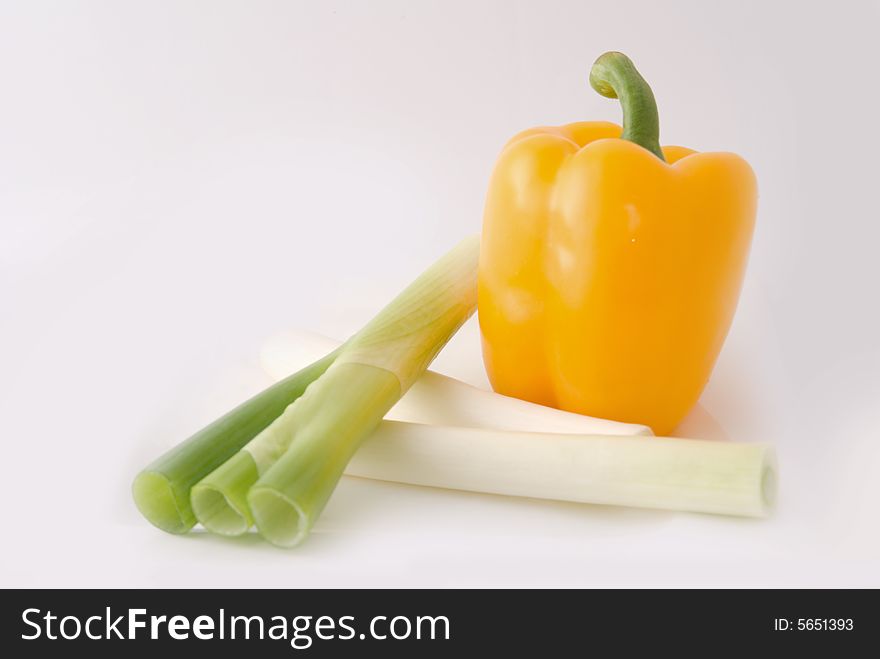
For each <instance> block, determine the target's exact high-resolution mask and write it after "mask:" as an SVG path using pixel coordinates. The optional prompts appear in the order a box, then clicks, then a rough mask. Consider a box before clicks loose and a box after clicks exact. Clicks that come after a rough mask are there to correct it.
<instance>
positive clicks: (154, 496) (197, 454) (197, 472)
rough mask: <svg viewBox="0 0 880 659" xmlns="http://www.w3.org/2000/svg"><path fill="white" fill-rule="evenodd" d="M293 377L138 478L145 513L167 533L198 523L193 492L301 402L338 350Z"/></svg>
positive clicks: (135, 491) (136, 490)
mask: <svg viewBox="0 0 880 659" xmlns="http://www.w3.org/2000/svg"><path fill="white" fill-rule="evenodd" d="M328 352H330V353H331V354H328V355H326V356H324V357H322V358H320V359H318V360H316V361H315V362H314V363H313V364H311V365H310V366H306V367H305V368H303V369H301V370H300V371H298V372H297V373H294V374H293V375H290V376H288V377H286V378H284V379H282V380H281V381H279V382H277V383H276V384H274V385H272V386H271V387H269V388H268V389H266V390H265V391H263V392H261V393H259V394H257V395H256V396H254V397H253V398H251V399H249V400H247V401H245V402H244V403H242V404H241V405H239V406H238V407H236V408H235V409H234V410H232V411H231V412H228V413H227V414H225V415H224V416H222V417H220V418H219V419H217V420H216V421H214V422H213V423H211V424H210V425H208V426H206V427H205V428H203V429H202V430H200V431H199V432H197V433H196V434H195V435H193V436H192V437H190V438H189V439H187V440H186V441H184V442H182V443H180V444H178V445H177V446H175V447H173V448H171V449H169V450H168V451H167V452H166V453H164V454H163V455H161V456H160V457H159V458H157V459H156V460H155V461H153V462H152V463H151V464H150V465H149V466H147V467H146V468H145V469H144V470H143V471H141V472H140V473H139V474H138V475H137V477H135V479H134V483H133V484H132V495H133V497H134V502H135V505H137V507H138V510H140V511H141V514H142V515H143V516H144V517H146V518H147V520H148V521H149V522H150V523H152V524H153V525H154V526H157V527H158V528H160V529H162V530H163V531H167V532H169V533H186V532H187V531H189V530H190V529H191V528H192V527H193V526H194V525H195V523H196V517H195V515H194V513H193V509H192V505H191V502H190V489H191V488H192V486H193V485H195V484H196V483H198V482H199V481H200V480H202V479H203V478H204V477H205V476H207V475H208V474H210V473H211V472H212V471H214V469H216V468H217V467H219V466H220V465H222V464H223V463H224V462H226V461H227V460H228V459H229V458H230V457H232V456H233V455H235V454H236V452H237V451H239V450H240V449H241V448H242V446H244V445H245V444H246V443H247V442H249V441H250V440H251V439H253V438H254V436H255V435H257V433H259V432H260V431H261V430H263V429H264V428H265V427H266V426H268V425H269V424H270V423H272V421H274V420H275V419H276V418H277V417H278V415H279V414H281V412H283V411H284V409H285V408H286V407H287V406H288V405H290V403H292V402H293V401H294V400H296V399H297V398H299V397H300V396H301V395H302V394H303V392H304V391H305V389H306V387H308V385H309V384H311V383H312V381H314V380H315V379H317V378H318V376H320V375H321V374H323V373H324V371H326V370H327V368H328V367H329V366H330V364H331V363H333V360H334V359H335V357H336V354H337V353H338V352H339V350H338V349H336V350H331V351H328Z"/></svg>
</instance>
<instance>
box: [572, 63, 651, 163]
mask: <svg viewBox="0 0 880 659" xmlns="http://www.w3.org/2000/svg"><path fill="white" fill-rule="evenodd" d="M590 85H591V86H592V87H593V89H595V90H596V91H597V92H599V93H600V94H602V96H606V97H608V98H619V99H620V105H621V107H622V108H623V133H622V134H621V136H620V137H621V138H622V139H625V140H629V141H630V142H635V143H636V144H638V145H639V146H641V147H644V148H646V149H647V150H648V151H650V152H651V153H653V154H654V155H655V156H657V157H658V158H660V160H663V161H665V158H664V157H663V151H662V150H661V149H660V118H659V116H658V115H657V102H656V101H655V100H654V93H653V92H652V91H651V88H650V87H649V86H648V83H647V82H645V79H644V78H643V77H642V76H641V74H640V73H639V72H638V71H637V70H636V67H635V65H634V64H633V63H632V60H630V58H629V57H627V56H626V55H624V54H623V53H617V52H614V51H611V52H608V53H605V54H604V55H602V56H601V57H599V59H597V60H596V62H595V63H594V64H593V68H592V69H591V70H590Z"/></svg>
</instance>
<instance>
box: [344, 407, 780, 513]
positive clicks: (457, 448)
mask: <svg viewBox="0 0 880 659" xmlns="http://www.w3.org/2000/svg"><path fill="white" fill-rule="evenodd" d="M345 473H346V474H347V475H349V476H360V477H364V478H372V479H378V480H385V481H394V482H399V483H409V484H413V485H427V486H432V487H442V488H448V489H453V490H467V491H471V492H485V493H489V494H505V495H513V496H521V497H533V498H538V499H555V500H559V501H574V502H580V503H594V504H610V505H619V506H633V507H638V508H660V509H665V510H680V511H690V512H701V513H716V514H722V515H740V516H746V517H762V516H764V515H766V514H767V512H768V510H769V509H770V507H771V505H772V503H773V500H774V498H775V491H776V460H775V456H774V453H773V450H772V448H770V447H768V446H766V445H764V444H757V443H735V442H716V441H707V440H698V439H678V438H670V437H637V436H631V437H624V436H619V435H571V434H547V433H525V432H510V431H497V430H486V429H476V428H455V427H443V426H428V425H422V424H417V423H404V422H399V421H383V422H382V423H381V424H380V425H379V427H378V428H377V430H376V431H375V432H374V433H373V434H372V435H371V436H370V437H369V439H367V440H366V441H365V442H364V443H363V444H362V445H361V447H360V449H359V450H358V452H357V453H356V454H355V456H354V458H353V459H352V460H351V462H349V463H348V467H347V468H346V470H345Z"/></svg>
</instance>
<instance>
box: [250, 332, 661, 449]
mask: <svg viewBox="0 0 880 659" xmlns="http://www.w3.org/2000/svg"><path fill="white" fill-rule="evenodd" d="M340 345H341V343H340V342H339V341H335V340H333V339H329V338H327V337H324V336H321V335H318V334H314V333H312V332H294V331H290V332H284V333H281V334H278V335H276V336H274V337H272V338H271V339H269V340H268V341H267V342H266V343H265V344H264V346H263V349H262V350H261V352H260V362H261V364H262V367H263V370H265V371H266V372H267V373H268V374H269V375H270V376H271V377H272V378H273V379H275V380H281V379H283V378H285V377H288V376H289V374H290V373H293V372H296V371H298V370H300V369H301V368H303V367H304V366H306V365H308V364H311V363H312V362H314V361H316V360H317V359H320V358H321V357H323V356H324V355H326V354H328V353H330V352H332V351H333V350H335V349H337V348H339V346H340ZM385 418H386V419H389V420H393V421H410V422H414V423H424V424H431V425H439V426H462V427H468V428H491V429H495V430H517V431H525V432H541V433H576V434H581V435H652V434H653V433H652V432H651V429H650V428H648V427H647V426H642V425H638V424H634V423H620V422H618V421H610V420H607V419H597V418H595V417H591V416H584V415H582V414H574V413H572V412H564V411H562V410H557V409H554V408H552V407H545V406H544V405H537V404H535V403H529V402H526V401H524V400H519V399H518V398H511V397H510V396H503V395H501V394H496V393H494V392H491V391H486V390H484V389H479V388H478V387H474V386H471V385H469V384H466V383H464V382H462V381H461V380H456V379H455V378H451V377H448V376H445V375H441V374H439V373H435V372H433V371H426V372H425V374H424V375H422V377H420V378H419V379H418V380H417V381H416V382H415V383H414V384H413V385H412V387H411V388H410V390H409V391H408V392H407V393H406V394H405V395H404V396H403V397H402V398H401V399H400V401H398V403H397V404H396V405H395V406H394V407H393V408H391V411H390V412H388V414H386V415H385Z"/></svg>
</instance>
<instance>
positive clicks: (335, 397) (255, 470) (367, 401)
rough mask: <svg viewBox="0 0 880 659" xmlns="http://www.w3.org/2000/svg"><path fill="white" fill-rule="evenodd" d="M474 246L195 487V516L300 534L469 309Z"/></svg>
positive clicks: (213, 523)
mask: <svg viewBox="0 0 880 659" xmlns="http://www.w3.org/2000/svg"><path fill="white" fill-rule="evenodd" d="M478 254H479V240H478V238H477V237H476V236H474V237H472V238H470V239H468V240H465V241H463V242H462V243H461V244H459V245H458V246H457V247H456V248H454V249H453V250H452V251H451V252H449V253H448V254H447V255H446V256H444V257H443V258H441V259H440V260H439V261H438V262H437V263H435V264H434V265H433V266H431V267H430V268H429V269H428V270H427V271H425V272H424V273H423V274H422V275H421V276H420V277H418V278H417V279H416V280H415V281H414V282H413V283H412V284H411V285H410V286H409V287H407V288H406V289H405V290H404V291H403V292H402V293H401V294H400V295H399V296H398V297H397V298H395V299H394V300H393V301H392V302H391V303H390V304H389V305H388V306H387V307H385V309H383V310H382V311H381V312H380V313H379V314H378V315H377V316H376V317H375V318H374V319H373V320H371V321H370V322H369V323H368V324H367V325H366V326H365V327H364V328H363V329H362V330H361V331H360V332H358V333H357V334H356V335H355V336H354V337H352V338H351V339H350V340H349V341H348V342H346V344H345V345H344V346H343V347H342V349H341V350H340V352H339V354H338V356H337V357H336V359H335V361H334V363H333V365H332V366H330V367H329V368H328V369H327V371H326V372H325V373H324V374H323V375H322V376H321V377H319V378H318V379H317V380H316V381H315V382H314V383H313V384H312V385H311V386H309V388H308V390H307V391H306V392H305V394H304V395H303V396H302V397H300V398H299V399H297V400H296V401H295V402H293V403H292V404H291V405H290V406H289V407H287V409H285V410H284V412H283V413H281V415H280V416H279V417H278V418H277V419H276V420H275V421H273V422H272V423H271V424H270V425H269V426H268V427H267V428H265V429H264V430H263V431H262V432H260V433H259V434H258V435H257V436H256V437H254V439H252V440H251V441H250V442H248V444H247V445H245V447H244V448H243V449H242V450H241V451H239V452H238V453H236V454H235V455H234V456H233V457H232V458H231V459H229V460H228V461H226V462H225V463H224V464H223V465H221V466H220V467H219V468H218V469H216V470H215V471H214V472H212V473H210V474H209V475H208V476H206V477H205V478H204V479H203V480H202V481H201V482H199V483H198V484H197V485H196V486H195V487H193V489H192V493H191V499H192V506H193V510H194V512H195V515H196V517H197V518H198V520H199V521H200V522H201V523H202V524H203V525H204V526H205V527H206V528H207V529H209V530H211V531H214V532H217V533H221V534H225V535H237V534H240V533H244V532H245V531H246V530H247V529H248V528H249V527H250V525H251V524H252V523H254V522H255V523H256V525H257V528H258V530H259V531H260V533H261V534H262V535H263V536H264V537H266V538H267V539H268V540H270V541H271V542H273V543H275V544H278V545H281V546H293V545H295V544H297V543H298V542H299V541H301V540H302V539H303V538H304V537H305V536H306V534H307V533H308V531H309V529H310V528H311V526H312V524H314V521H315V519H317V517H318V515H320V513H321V511H322V510H323V508H324V505H325V504H326V502H327V499H328V498H329V497H330V494H331V493H332V492H333V490H334V489H335V487H336V484H337V482H338V480H339V478H340V477H341V475H342V472H343V470H344V468H345V466H346V465H347V464H348V461H349V460H350V459H351V456H352V455H353V454H354V452H355V451H356V450H357V448H358V446H359V445H360V444H361V442H362V441H363V439H365V438H366V437H367V436H369V434H370V433H371V432H372V431H373V430H375V428H376V426H377V425H378V424H379V423H380V421H381V420H382V417H384V416H385V414H386V413H387V412H388V411H389V410H390V409H391V407H392V406H393V405H394V404H395V403H396V402H397V401H398V400H399V399H400V397H401V395H403V393H405V392H406V391H407V390H408V389H409V388H410V386H411V385H412V384H413V383H414V382H415V381H416V380H417V379H418V378H419V377H420V376H421V375H422V373H424V371H425V369H426V368H427V367H428V365H429V364H430V363H431V361H432V360H433V359H434V357H435V356H436V355H437V353H438V352H439V351H440V349H441V348H442V347H443V346H444V345H445V344H446V342H447V341H448V340H449V338H450V337H451V336H452V335H453V334H454V333H455V332H456V330H458V328H459V327H460V326H461V325H462V323H464V321H465V320H467V319H468V317H470V315H471V314H472V313H473V312H474V309H475V307H476V275H477V259H478Z"/></svg>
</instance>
